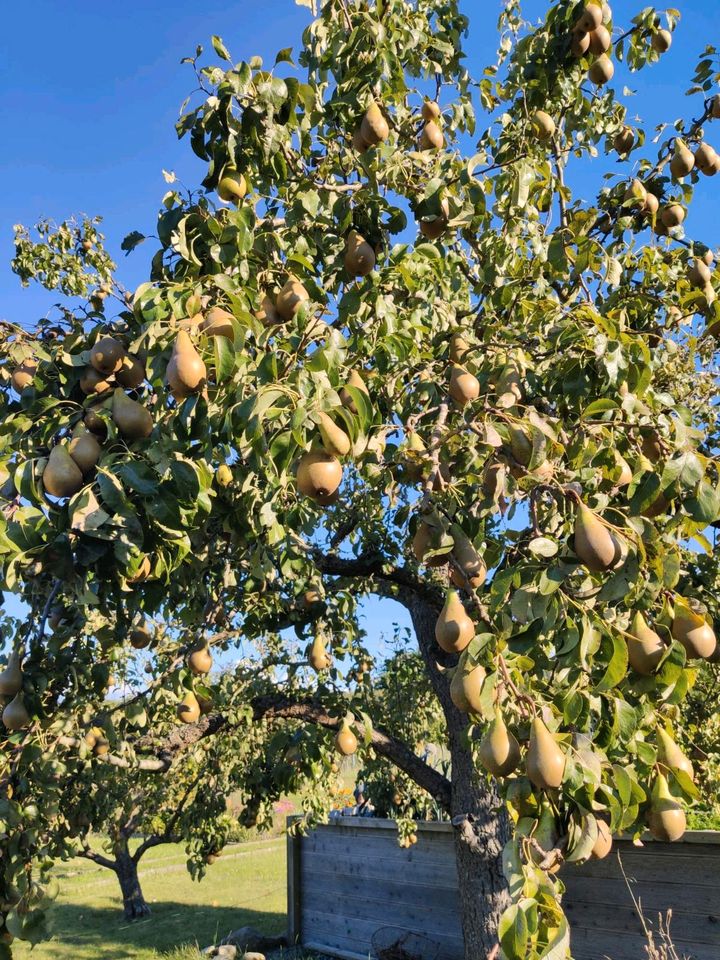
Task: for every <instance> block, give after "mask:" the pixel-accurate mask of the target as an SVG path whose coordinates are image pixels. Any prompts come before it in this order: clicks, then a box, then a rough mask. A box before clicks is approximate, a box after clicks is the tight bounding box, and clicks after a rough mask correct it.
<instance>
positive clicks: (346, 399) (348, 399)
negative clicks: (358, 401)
mask: <svg viewBox="0 0 720 960" xmlns="http://www.w3.org/2000/svg"><path fill="white" fill-rule="evenodd" d="M347 385H348V386H349V387H355V389H356V390H362V392H363V393H364V394H365V396H367V397H369V396H370V394H369V393H368V388H367V387H366V386H365V381H364V380H363V378H362V377H361V376H360V374H359V373H358V372H357V370H351V371H350V376H349V377H348V380H347ZM338 393H339V396H340V400H341V401H342V405H343V406H344V407H345V408H346V409H348V410H349V411H350V413H354V414H355V416H357V412H358V411H357V407H356V406H355V401H354V400H353V398H352V396H351V395H350V394H349V393H348V391H347V390H346V389H345V388H344V387H341V388H340V390H339V391H338Z"/></svg>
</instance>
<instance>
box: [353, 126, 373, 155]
mask: <svg viewBox="0 0 720 960" xmlns="http://www.w3.org/2000/svg"><path fill="white" fill-rule="evenodd" d="M352 145H353V150H357V152H358V153H365V151H366V150H367V149H368V148H369V147H370V144H369V143H368V142H367V140H366V139H365V137H364V136H363V135H362V124H358V126H357V127H355V130H354V131H353V135H352Z"/></svg>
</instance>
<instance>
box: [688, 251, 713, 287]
mask: <svg viewBox="0 0 720 960" xmlns="http://www.w3.org/2000/svg"><path fill="white" fill-rule="evenodd" d="M687 278H688V280H689V281H690V283H691V284H692V285H693V286H694V287H700V289H702V288H703V287H705V286H706V285H707V284H708V283H710V282H711V281H712V270H711V269H710V267H709V265H708V264H707V263H705V261H704V260H701V259H700V257H695V259H694V260H693V261H692V263H690V264H689V265H688V270H687Z"/></svg>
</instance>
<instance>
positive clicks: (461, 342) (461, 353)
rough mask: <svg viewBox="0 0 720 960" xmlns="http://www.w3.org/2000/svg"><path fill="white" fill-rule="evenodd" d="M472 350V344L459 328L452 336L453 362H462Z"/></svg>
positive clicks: (451, 357) (451, 353) (451, 352)
mask: <svg viewBox="0 0 720 960" xmlns="http://www.w3.org/2000/svg"><path fill="white" fill-rule="evenodd" d="M469 350H470V344H469V343H468V341H467V340H466V339H465V337H464V336H463V335H462V333H461V332H460V331H459V330H458V331H456V332H455V333H454V334H453V335H452V336H451V337H450V360H451V361H452V363H462V362H463V359H464V357H465V355H466V354H467V353H468V351H469Z"/></svg>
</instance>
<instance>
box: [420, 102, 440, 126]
mask: <svg viewBox="0 0 720 960" xmlns="http://www.w3.org/2000/svg"><path fill="white" fill-rule="evenodd" d="M421 113H422V118H423V120H425V121H427V122H429V121H430V120H437V119H438V117H439V116H440V105H439V104H437V103H435V101H434V100H425V102H424V103H423V105H422V110H421Z"/></svg>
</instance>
